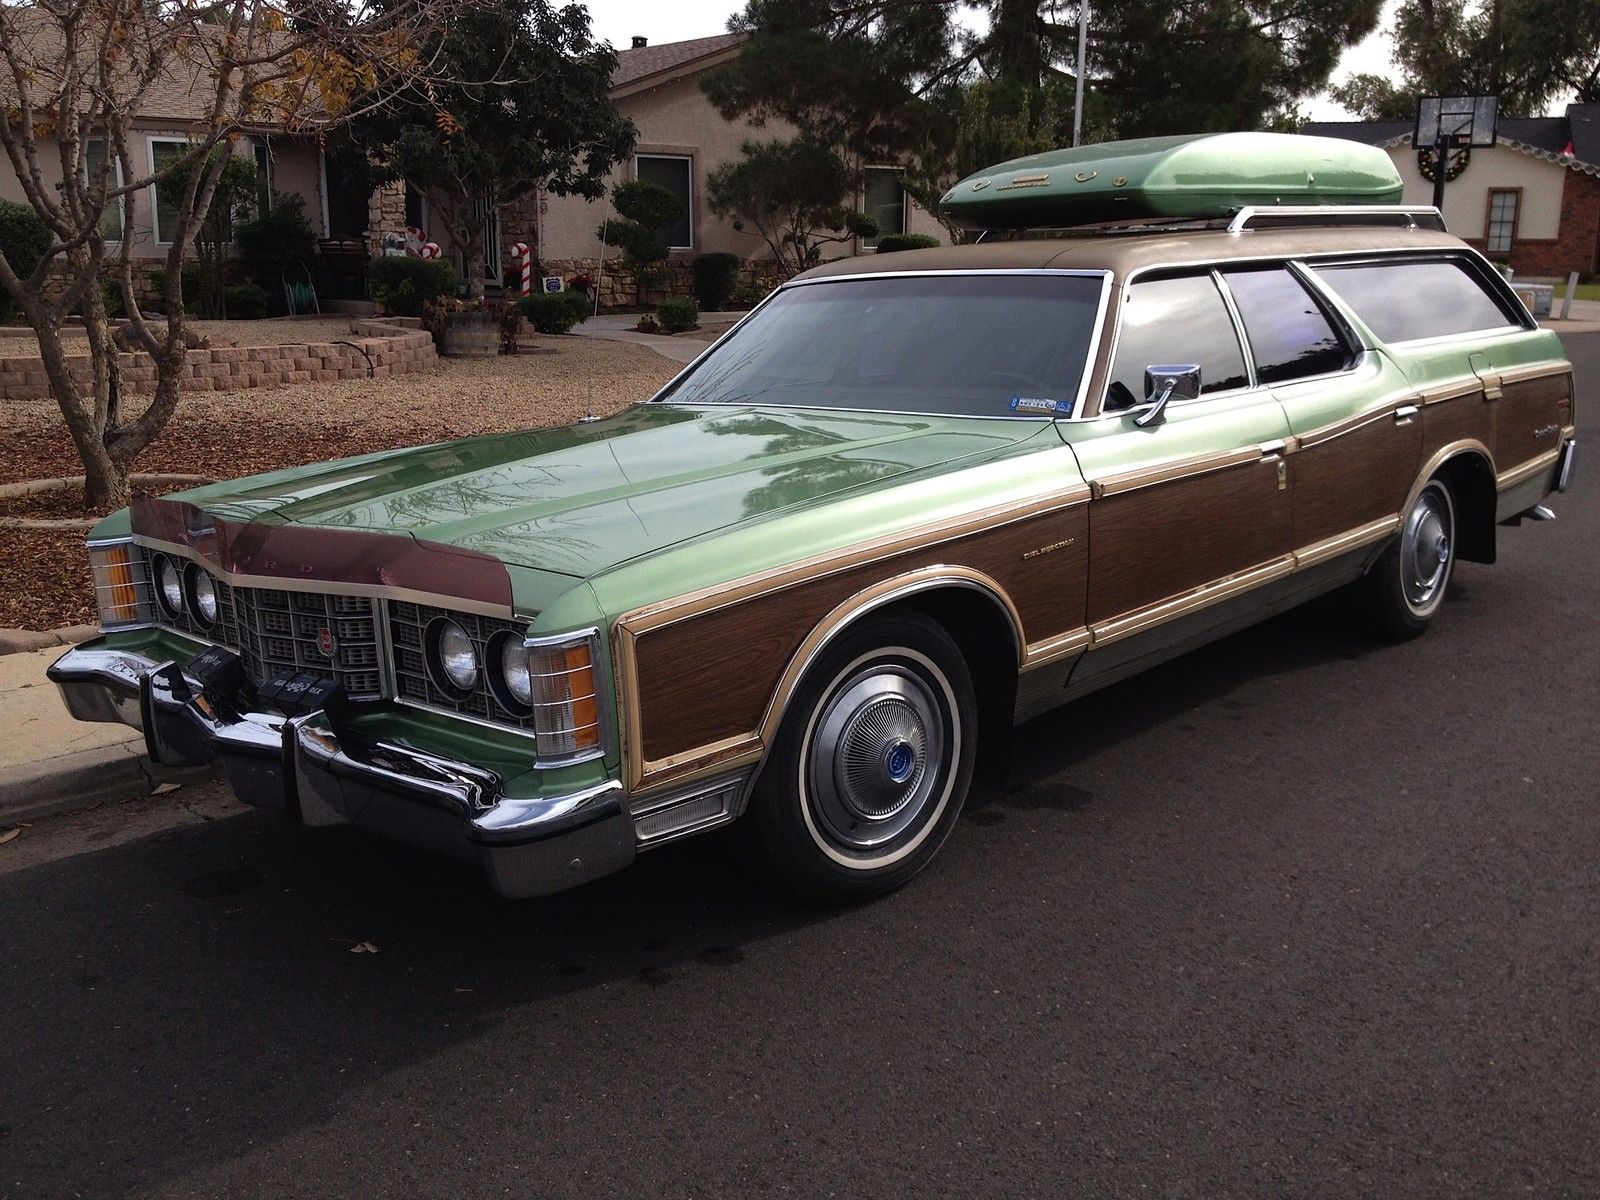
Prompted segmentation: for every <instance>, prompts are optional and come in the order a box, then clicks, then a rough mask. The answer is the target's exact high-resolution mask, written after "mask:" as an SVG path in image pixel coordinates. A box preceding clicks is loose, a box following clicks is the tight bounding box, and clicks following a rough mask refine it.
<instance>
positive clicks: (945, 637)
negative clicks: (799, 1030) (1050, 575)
mask: <svg viewBox="0 0 1600 1200" xmlns="http://www.w3.org/2000/svg"><path fill="white" fill-rule="evenodd" d="M976 734H977V702H976V699H975V696H974V692H973V686H972V677H971V673H970V672H969V671H968V669H967V664H966V661H965V659H964V658H963V657H962V655H961V651H960V649H959V648H958V647H957V646H956V644H955V642H954V641H953V640H952V639H951V638H950V635H949V634H948V633H946V632H945V631H944V629H943V628H942V627H941V626H939V625H938V624H937V623H936V622H934V621H932V620H930V619H929V618H927V617H925V616H923V615H922V614H920V613H916V612H903V613H894V614H885V615H883V616H878V617H872V618H868V619H866V620H864V621H862V622H861V623H860V624H859V625H857V626H855V627H853V628H852V629H850V630H849V631H848V632H847V633H845V634H844V635H843V636H841V637H840V638H839V639H838V641H836V642H835V643H834V644H833V645H831V646H830V647H828V649H827V650H825V651H824V653H823V654H822V656H821V658H820V659H819V660H818V661H817V662H816V663H815V664H814V665H813V667H812V669H811V670H810V671H808V672H807V674H806V676H805V678H804V679H803V681H802V682H801V685H800V687H799V688H798V689H797V691H796V692H795V695H794V698H793V700H792V701H791V703H790V706H789V711H788V713H787V714H786V715H785V717H784V720H783V724H782V725H781V727H780V729H779V733H778V737H777V739H776V741H775V743H774V745H773V749H772V754H771V755H770V757H769V758H768V761H767V763H766V766H765V767H764V769H763V770H762V773H761V778H760V780H758V782H757V784H756V788H755V792H754V794H753V795H752V797H751V801H750V811H749V812H748V813H747V814H746V815H745V817H744V818H743V819H742V820H741V821H740V822H739V826H738V832H739V833H740V834H742V835H743V838H744V843H745V850H746V852H747V853H748V854H749V856H750V859H751V861H752V863H753V865H755V866H756V867H757V868H758V869H759V871H760V872H761V874H762V876H763V877H764V878H768V879H771V880H772V881H774V882H776V883H777V884H779V885H780V886H782V887H783V888H785V889H786V890H788V891H790V892H793V893H795V894H797V895H799V896H801V897H803V898H806V899H810V900H815V901H821V902H825V903H838V902H848V901H852V900H863V899H866V898H868V897H871V896H876V895H879V894H881V893H884V892H888V891H892V890H893V889H894V888H897V887H899V886H901V885H902V884H904V883H905V882H906V881H908V880H909V879H910V878H911V877H912V876H913V875H915V874H916V873H917V872H918V871H920V870H922V868H923V867H925V866H926V865H927V864H928V862H929V861H931V860H932V858H933V856H934V855H935V854H936V853H937V852H938V850H939V847H940V845H942V844H943V842H944V839H945V838H946V837H947V836H949V833H950V829H951V828H952V826H954V824H955V822H956V818H957V817H958V816H959V815H960V812H961V805H962V803H963V801H964V800H965V799H966V794H967V788H968V786H969V785H970V783H971V780H972V764H973V760H974V756H975V753H976V749H977V742H976Z"/></svg>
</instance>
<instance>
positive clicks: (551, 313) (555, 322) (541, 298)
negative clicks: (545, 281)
mask: <svg viewBox="0 0 1600 1200" xmlns="http://www.w3.org/2000/svg"><path fill="white" fill-rule="evenodd" d="M517 307H518V308H520V309H521V310H522V315H523V316H525V317H527V318H528V324H530V325H532V326H533V327H534V329H536V330H538V331H539V332H540V333H566V332H567V331H568V330H569V329H571V328H572V327H573V326H574V325H577V324H578V323H579V322H581V321H585V320H587V319H588V317H589V297H587V296H585V295H584V294H583V293H582V292H571V291H568V292H534V293H532V294H531V295H528V296H524V297H522V299H520V300H518V301H517Z"/></svg>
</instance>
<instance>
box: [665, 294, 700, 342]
mask: <svg viewBox="0 0 1600 1200" xmlns="http://www.w3.org/2000/svg"><path fill="white" fill-rule="evenodd" d="M656 320H657V321H659V322H660V323H661V328H662V329H664V330H666V331H667V332H668V333H682V332H684V331H685V330H687V329H693V328H694V327H695V325H696V324H697V323H698V322H699V320H700V306H699V305H698V304H696V303H695V302H694V301H693V300H688V299H684V298H683V297H679V296H674V297H673V298H672V299H671V300H663V301H662V302H661V303H660V304H658V305H656Z"/></svg>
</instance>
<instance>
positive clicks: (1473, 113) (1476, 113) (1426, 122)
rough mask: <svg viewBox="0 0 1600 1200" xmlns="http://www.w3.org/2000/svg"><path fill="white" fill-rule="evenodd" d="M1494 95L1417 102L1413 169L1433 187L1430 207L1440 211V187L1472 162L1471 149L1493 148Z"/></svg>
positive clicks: (1496, 112)
mask: <svg viewBox="0 0 1600 1200" xmlns="http://www.w3.org/2000/svg"><path fill="white" fill-rule="evenodd" d="M1499 110H1500V98H1499V97H1498V96H1424V97H1422V98H1421V99H1420V100H1418V101H1417V124H1416V128H1415V129H1414V130H1413V131H1412V134H1411V145H1412V147H1413V148H1414V149H1415V150H1416V152H1417V170H1418V171H1419V172H1420V173H1421V175H1422V177H1423V178H1424V179H1426V180H1428V181H1429V182H1430V183H1432V184H1433V206H1434V207H1435V208H1437V209H1439V210H1440V211H1443V209H1444V185H1445V184H1446V183H1448V182H1450V181H1451V180H1453V179H1455V178H1456V177H1458V176H1459V175H1460V174H1461V172H1463V171H1465V170H1466V169H1467V167H1468V165H1470V163H1471V162H1472V148H1473V147H1474V146H1493V145H1494V137H1495V123H1496V121H1497V120H1498V117H1499Z"/></svg>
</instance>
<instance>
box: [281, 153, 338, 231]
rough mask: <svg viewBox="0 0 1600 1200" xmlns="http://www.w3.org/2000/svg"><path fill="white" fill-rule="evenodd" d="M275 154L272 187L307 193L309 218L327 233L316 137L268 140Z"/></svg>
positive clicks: (315, 227) (285, 191)
mask: <svg viewBox="0 0 1600 1200" xmlns="http://www.w3.org/2000/svg"><path fill="white" fill-rule="evenodd" d="M267 147H268V153H269V154H270V155H271V156H272V190H273V191H274V192H281V193H283V194H284V195H286V196H289V195H294V196H304V197H305V201H306V207H305V213H306V220H308V221H310V222H311V228H312V229H313V230H314V231H315V232H316V235H317V236H318V237H326V236H327V232H328V231H327V227H326V226H325V225H324V224H323V221H322V151H321V149H320V148H319V147H318V146H317V143H316V141H315V140H314V139H312V138H294V137H274V138H269V139H268V141H267Z"/></svg>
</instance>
